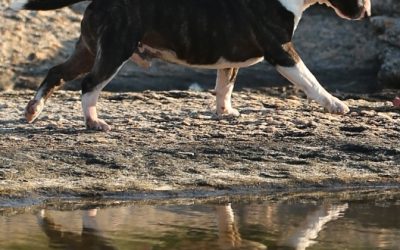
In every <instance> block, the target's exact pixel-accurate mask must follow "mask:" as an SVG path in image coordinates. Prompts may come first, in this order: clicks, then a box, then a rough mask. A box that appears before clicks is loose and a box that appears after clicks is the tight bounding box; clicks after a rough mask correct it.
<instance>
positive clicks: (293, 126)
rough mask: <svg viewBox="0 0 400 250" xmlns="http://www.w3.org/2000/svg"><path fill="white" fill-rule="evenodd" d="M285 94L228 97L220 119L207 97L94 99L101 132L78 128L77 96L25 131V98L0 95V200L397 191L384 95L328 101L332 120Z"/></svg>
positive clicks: (397, 134) (398, 164)
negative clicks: (340, 105) (341, 108)
mask: <svg viewBox="0 0 400 250" xmlns="http://www.w3.org/2000/svg"><path fill="white" fill-rule="evenodd" d="M294 93H295V91H294V90H292V89H285V88H280V89H279V88H268V89H261V90H251V91H250V90H243V91H239V92H236V93H234V95H233V98H234V106H235V107H237V108H238V109H239V111H240V112H241V116H240V117H239V118H224V119H218V117H216V116H215V115H214V112H213V109H214V107H213V106H214V99H215V97H214V96H213V95H212V94H211V93H209V92H187V91H170V92H153V91H146V92H143V93H103V94H102V98H101V100H100V103H99V110H100V114H101V117H102V118H104V119H105V120H106V121H108V122H109V123H110V124H111V125H112V127H113V130H112V131H111V132H109V133H103V132H91V131H87V130H85V128H84V123H83V120H82V115H81V108H80V105H81V104H80V95H79V92H72V91H60V92H57V94H56V95H55V96H54V97H53V98H52V99H51V100H50V101H49V102H48V103H47V106H46V108H45V111H44V113H43V114H42V115H41V117H40V118H39V120H38V121H37V122H35V123H34V124H27V123H26V122H25V121H24V119H23V118H22V114H23V110H24V107H25V105H26V103H27V102H28V100H30V99H31V97H32V96H33V92H30V91H11V92H7V93H5V92H2V93H0V197H54V196H57V197H58V196H73V197H75V196H78V197H86V196H99V197H102V196H103V197H104V196H107V195H126V194H129V195H135V194H146V193H148V192H153V193H154V192H155V193H160V194H166V195H171V196H174V195H177V194H179V193H183V192H186V193H190V192H193V193H194V192H221V191H222V192H224V191H227V192H239V191H246V190H247V191H252V190H253V191H257V190H264V191H265V190H277V189H284V190H296V189H299V188H332V187H341V188H343V187H371V186H382V185H383V186H399V184H400V149H399V147H398V146H399V138H400V110H399V109H398V108H395V107H393V105H392V103H391V102H389V101H387V100H390V99H391V98H392V97H394V96H395V94H396V93H395V92H392V91H386V92H384V93H380V94H374V95H354V94H351V95H350V94H337V95H338V96H339V97H341V98H343V99H345V101H346V103H347V104H349V105H350V107H351V109H352V112H351V113H350V114H348V115H344V116H343V115H332V114H328V113H326V112H324V111H323V110H322V109H321V108H320V107H319V106H318V105H317V104H315V103H308V102H307V101H306V100H305V99H303V98H301V97H298V96H297V95H294Z"/></svg>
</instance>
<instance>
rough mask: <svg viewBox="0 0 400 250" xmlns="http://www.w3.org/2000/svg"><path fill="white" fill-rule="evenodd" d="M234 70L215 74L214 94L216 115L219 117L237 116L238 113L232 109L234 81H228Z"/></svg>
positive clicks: (224, 70)
mask: <svg viewBox="0 0 400 250" xmlns="http://www.w3.org/2000/svg"><path fill="white" fill-rule="evenodd" d="M235 70H236V69H233V68H231V69H221V70H218V73H217V83H216V86H215V92H216V96H217V114H218V115H220V116H223V115H231V116H239V115H240V114H239V111H237V110H236V109H234V108H232V100H231V99H232V91H233V87H234V84H235V82H234V79H230V78H231V77H232V75H233V74H236V73H235V72H234V71H235Z"/></svg>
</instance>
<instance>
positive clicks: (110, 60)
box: [82, 22, 138, 131]
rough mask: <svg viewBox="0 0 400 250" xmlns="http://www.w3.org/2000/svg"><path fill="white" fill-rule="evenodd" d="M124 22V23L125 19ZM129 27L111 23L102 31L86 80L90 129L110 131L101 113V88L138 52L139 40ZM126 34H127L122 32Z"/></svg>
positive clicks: (84, 98) (84, 88)
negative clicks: (99, 109)
mask: <svg viewBox="0 0 400 250" xmlns="http://www.w3.org/2000/svg"><path fill="white" fill-rule="evenodd" d="M121 25H124V23H123V22H121ZM127 29H128V28H127V27H118V26H117V25H115V27H114V26H113V25H109V26H108V27H107V28H106V29H105V30H104V31H103V33H102V34H101V36H100V37H101V38H100V40H99V42H98V46H97V55H96V59H95V63H94V66H93V68H92V70H91V72H90V73H89V74H87V75H86V76H85V78H83V80H82V109H83V115H84V119H85V124H86V128H87V129H91V130H101V131H109V130H110V129H111V127H110V126H109V125H108V124H107V123H106V122H105V121H103V120H101V119H99V118H98V116H97V109H96V104H97V100H98V98H99V95H100V92H101V90H102V89H103V88H104V87H105V86H106V85H107V84H108V83H109V82H110V81H111V80H112V79H113V78H114V76H115V75H116V74H117V73H118V71H119V70H120V69H121V68H122V66H123V65H124V64H125V62H127V61H128V60H129V58H130V57H131V56H132V54H133V53H134V51H135V49H136V47H137V44H138V41H137V40H136V39H135V38H134V37H135V35H132V34H129V32H128V30H127ZM121 33H122V34H126V36H123V35H121Z"/></svg>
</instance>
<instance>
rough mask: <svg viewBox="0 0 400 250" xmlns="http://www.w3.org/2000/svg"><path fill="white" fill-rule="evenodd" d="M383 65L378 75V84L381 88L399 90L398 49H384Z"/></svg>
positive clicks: (399, 55)
mask: <svg viewBox="0 0 400 250" xmlns="http://www.w3.org/2000/svg"><path fill="white" fill-rule="evenodd" d="M382 59H383V64H382V66H381V68H380V70H379V73H378V82H379V84H380V85H382V87H391V88H400V49H397V48H395V47H391V46H390V47H388V48H386V50H385V52H384V54H383V57H382Z"/></svg>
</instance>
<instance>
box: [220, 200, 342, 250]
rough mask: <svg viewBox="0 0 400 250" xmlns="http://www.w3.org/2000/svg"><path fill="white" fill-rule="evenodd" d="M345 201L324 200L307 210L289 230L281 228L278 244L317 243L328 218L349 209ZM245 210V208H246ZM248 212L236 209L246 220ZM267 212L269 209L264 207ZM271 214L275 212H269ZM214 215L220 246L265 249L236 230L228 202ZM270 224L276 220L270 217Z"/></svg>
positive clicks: (303, 245) (302, 245)
mask: <svg viewBox="0 0 400 250" xmlns="http://www.w3.org/2000/svg"><path fill="white" fill-rule="evenodd" d="M348 207H349V206H348V204H347V203H345V204H341V205H329V204H323V205H321V206H319V208H318V209H317V210H315V211H313V212H311V213H309V214H308V215H307V216H306V217H305V218H304V220H303V221H300V222H299V224H297V225H296V226H293V227H289V228H288V230H287V231H286V233H285V232H282V236H281V239H280V241H279V242H278V246H281V247H284V248H289V249H296V250H305V249H307V248H309V247H310V246H312V245H313V244H315V243H316V241H315V240H316V239H317V238H318V236H319V234H320V232H321V231H322V230H323V229H324V228H325V227H326V225H327V224H328V223H329V222H333V221H335V220H338V219H339V218H341V217H343V215H344V212H345V211H346V210H347V209H348ZM271 209H272V210H275V212H278V210H279V205H278V206H276V207H275V206H272V207H271V206H268V207H264V210H271ZM247 212H248V211H247ZM247 212H245V213H244V214H241V213H239V214H238V217H240V220H243V219H244V221H246V218H242V217H246V214H247ZM264 212H268V213H269V214H270V213H271V212H272V211H264ZM272 214H275V215H277V214H276V213H274V212H272ZM216 218H217V221H218V231H219V234H218V239H219V241H218V243H219V247H220V248H221V249H267V246H264V245H262V244H260V243H257V242H254V241H248V240H243V239H242V236H241V234H240V232H239V230H238V226H237V224H236V222H235V215H234V211H233V209H232V207H231V205H230V204H229V205H226V206H217V207H216ZM267 224H270V225H268V227H269V228H274V227H279V225H277V224H276V222H273V221H269V223H267Z"/></svg>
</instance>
